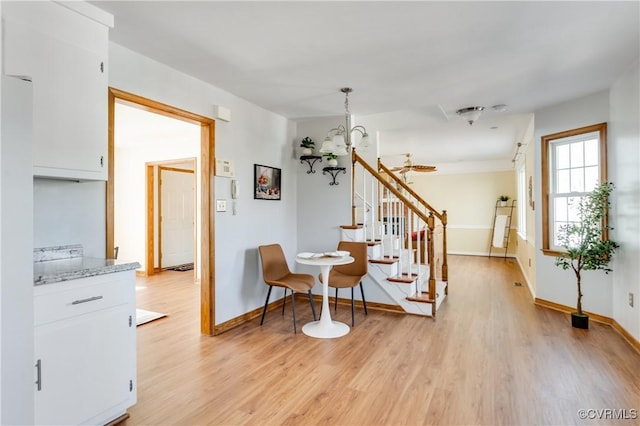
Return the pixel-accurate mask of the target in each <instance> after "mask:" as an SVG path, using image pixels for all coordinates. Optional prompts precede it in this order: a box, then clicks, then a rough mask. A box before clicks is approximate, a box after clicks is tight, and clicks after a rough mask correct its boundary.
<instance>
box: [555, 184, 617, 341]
mask: <svg viewBox="0 0 640 426" xmlns="http://www.w3.org/2000/svg"><path fill="white" fill-rule="evenodd" d="M613 188H614V185H613V184H612V183H611V182H603V183H600V184H598V185H596V187H595V188H594V190H593V191H591V192H589V193H587V194H586V195H585V196H584V197H582V198H580V199H579V201H578V203H577V205H576V206H575V209H576V214H577V217H578V220H577V221H576V222H571V223H569V224H567V225H562V226H561V227H560V232H559V233H558V240H559V241H560V246H562V247H564V248H565V250H566V252H565V253H562V254H561V255H560V256H558V257H556V262H555V264H556V266H559V267H561V268H562V269H564V270H567V269H571V270H573V272H574V274H575V277H576V285H577V290H578V301H577V304H576V312H572V313H571V325H572V326H573V327H576V328H584V329H588V328H589V316H588V315H587V314H585V313H584V312H583V311H582V271H596V270H601V271H604V272H605V274H608V273H609V272H611V269H610V268H609V262H610V261H611V256H612V255H613V253H614V251H615V249H616V248H617V247H619V246H618V244H617V243H616V242H615V241H611V240H610V239H609V230H611V229H613V228H611V227H610V226H609V224H608V222H607V217H608V212H609V204H610V203H609V195H610V194H611V192H612V191H613Z"/></svg>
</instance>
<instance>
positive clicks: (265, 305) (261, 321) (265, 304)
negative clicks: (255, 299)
mask: <svg viewBox="0 0 640 426" xmlns="http://www.w3.org/2000/svg"><path fill="white" fill-rule="evenodd" d="M272 288H273V287H272V286H269V291H268V292H267V300H265V301H264V309H263V310H262V318H261V319H260V325H262V323H263V322H264V314H266V313H267V305H268V304H269V296H271V289H272Z"/></svg>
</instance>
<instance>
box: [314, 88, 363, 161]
mask: <svg viewBox="0 0 640 426" xmlns="http://www.w3.org/2000/svg"><path fill="white" fill-rule="evenodd" d="M340 91H341V92H342V93H344V95H345V99H344V119H345V124H344V125H342V124H340V125H339V126H338V127H335V128H333V129H331V130H329V131H328V132H327V137H326V138H325V139H324V142H322V146H321V147H320V152H321V153H323V154H335V155H348V154H349V150H350V149H351V148H352V147H355V146H354V144H353V141H352V139H351V134H352V133H354V132H358V133H360V135H362V138H361V139H360V145H359V146H360V148H361V149H366V148H367V147H368V146H369V134H368V133H367V129H365V128H364V126H354V127H351V113H350V112H349V93H351V92H353V89H352V88H351V87H343V88H342V89H340ZM336 142H337V143H336Z"/></svg>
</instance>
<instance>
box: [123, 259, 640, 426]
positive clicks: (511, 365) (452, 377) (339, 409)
mask: <svg viewBox="0 0 640 426" xmlns="http://www.w3.org/2000/svg"><path fill="white" fill-rule="evenodd" d="M449 264H450V268H449V271H450V274H449V275H450V279H449V283H450V285H449V289H450V290H449V297H448V298H447V299H446V300H445V301H444V303H443V306H442V308H441V309H440V310H439V311H438V319H437V321H435V322H434V321H433V320H432V319H430V318H424V317H418V316H411V315H401V314H396V313H389V312H380V311H373V310H370V311H369V315H368V316H367V317H365V316H364V313H363V312H362V310H357V311H356V327H355V328H353V329H352V330H351V333H350V334H348V335H347V336H345V337H342V338H338V339H329V340H323V339H314V338H311V337H308V336H305V335H304V334H302V333H301V332H300V331H299V330H298V334H297V335H294V334H293V327H292V321H291V310H290V309H287V312H286V313H285V316H284V317H282V315H281V313H280V311H278V310H276V311H272V312H270V313H268V314H267V317H266V319H265V324H264V325H263V326H262V327H260V325H259V318H258V319H256V320H253V321H251V322H250V323H247V324H245V325H243V326H241V327H238V328H236V329H233V330H231V331H229V332H227V333H224V334H222V335H220V336H217V337H206V336H201V335H200V334H199V323H198V321H199V294H200V290H199V287H198V285H197V284H193V281H192V278H193V274H192V272H173V271H168V272H164V273H162V274H160V275H158V276H156V277H153V278H152V279H139V281H138V285H139V286H140V287H141V288H139V291H138V292H137V296H138V307H139V308H142V309H148V310H153V311H160V312H164V313H167V314H168V317H167V318H163V319H160V320H157V321H154V322H151V323H148V324H145V325H142V326H140V327H138V328H137V331H138V404H137V405H135V406H134V407H133V408H132V409H131V410H130V414H131V417H130V418H129V419H128V420H127V421H126V422H125V423H124V424H125V425H139V424H140V425H142V424H144V425H196V424H211V425H236V424H248V425H280V424H286V425H315V424H323V425H427V424H434V425H499V424H505V425H571V424H587V425H596V424H607V425H608V424H624V425H637V424H640V420H638V419H629V417H634V413H638V411H639V410H640V355H639V354H638V353H637V352H636V351H635V350H634V349H633V348H632V347H631V346H630V345H629V344H628V343H626V342H625V341H624V340H623V339H622V337H620V336H619V335H618V334H617V333H616V332H615V331H614V330H613V329H612V328H610V327H609V326H606V325H601V324H598V323H594V322H592V323H591V329H590V330H588V331H584V330H577V329H573V328H572V327H571V325H570V319H569V317H568V315H566V314H563V313H560V312H556V311H553V310H549V309H546V308H541V307H537V306H535V305H533V303H532V301H531V298H530V295H529V294H528V291H527V289H526V288H525V287H524V286H515V285H514V282H516V281H518V282H523V283H524V281H523V278H522V276H521V275H520V272H519V270H518V267H517V265H516V263H515V262H514V261H513V260H507V261H505V260H504V259H500V258H494V259H488V258H485V257H472V256H452V257H451V258H450V263H449ZM256 291H261V292H262V291H264V292H265V294H266V287H265V288H261V289H258V290H256ZM365 293H366V288H365ZM272 297H273V296H272ZM287 306H288V307H290V304H287ZM297 308H298V309H297V313H298V319H299V322H298V324H299V327H300V326H301V325H302V324H304V323H306V322H307V321H309V320H311V312H310V309H309V305H308V304H305V303H298V304H297ZM318 308H319V305H318ZM334 319H337V320H341V321H344V322H347V323H350V319H351V314H350V309H349V308H348V306H339V307H338V312H337V314H335V315H334ZM581 409H584V410H594V411H589V412H587V414H588V415H589V416H590V417H591V418H593V417H596V418H595V419H586V420H581V419H580V417H579V410H581ZM607 409H610V410H615V411H610V412H607V411H602V410H607ZM595 410H600V411H595ZM618 410H620V411H618ZM621 410H626V411H621ZM633 410H636V411H633ZM607 413H608V414H607ZM598 416H600V417H598ZM618 416H622V417H627V419H626V420H624V419H623V420H616V418H617V417H618ZM607 417H608V418H607Z"/></svg>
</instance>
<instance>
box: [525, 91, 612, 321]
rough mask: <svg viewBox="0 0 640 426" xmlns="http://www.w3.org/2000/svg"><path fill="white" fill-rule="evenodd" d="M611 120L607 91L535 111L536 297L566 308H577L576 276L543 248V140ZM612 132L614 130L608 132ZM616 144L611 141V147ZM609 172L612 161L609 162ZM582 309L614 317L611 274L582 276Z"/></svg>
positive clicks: (588, 273)
mask: <svg viewBox="0 0 640 426" xmlns="http://www.w3.org/2000/svg"><path fill="white" fill-rule="evenodd" d="M608 120H609V92H608V90H604V91H601V92H598V93H594V94H592V95H589V96H585V97H582V98H579V99H574V100H571V101H568V102H565V103H562V104H558V105H554V106H550V107H547V108H543V109H541V110H538V111H536V112H535V132H534V134H535V136H534V141H535V159H536V161H535V163H536V164H537V165H538V169H537V170H536V171H535V173H536V174H535V184H534V186H535V188H536V189H537V190H536V210H535V217H536V237H535V240H536V249H537V251H536V297H538V298H540V299H544V300H548V301H552V302H555V303H560V304H562V305H567V306H576V302H577V288H576V283H575V276H574V275H573V273H572V272H571V271H570V270H569V271H564V270H562V269H561V268H559V267H557V266H555V264H554V261H555V257H553V256H546V255H544V254H542V252H541V251H540V250H541V249H542V246H541V244H542V210H541V208H540V207H541V206H542V201H541V191H540V188H541V169H540V164H541V159H540V158H541V157H540V155H541V154H540V152H541V151H540V138H541V137H542V136H544V135H549V134H553V133H557V132H560V131H563V130H571V129H576V128H579V127H583V126H587V125H590V124H596V123H602V122H606V121H608ZM609 132H611V129H609ZM613 144H615V141H609V147H611V145H613ZM609 164H610V167H609V170H610V171H611V170H612V169H613V168H614V167H611V164H613V163H612V160H611V159H609ZM614 214H615V213H614ZM582 281H583V287H582V292H583V294H584V297H583V298H582V305H583V308H584V309H585V310H586V311H588V312H593V313H596V314H600V315H604V316H607V317H611V316H612V315H613V310H612V285H613V280H612V275H611V274H608V275H607V274H605V273H604V272H602V271H587V272H586V273H584V274H583V276H582Z"/></svg>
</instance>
